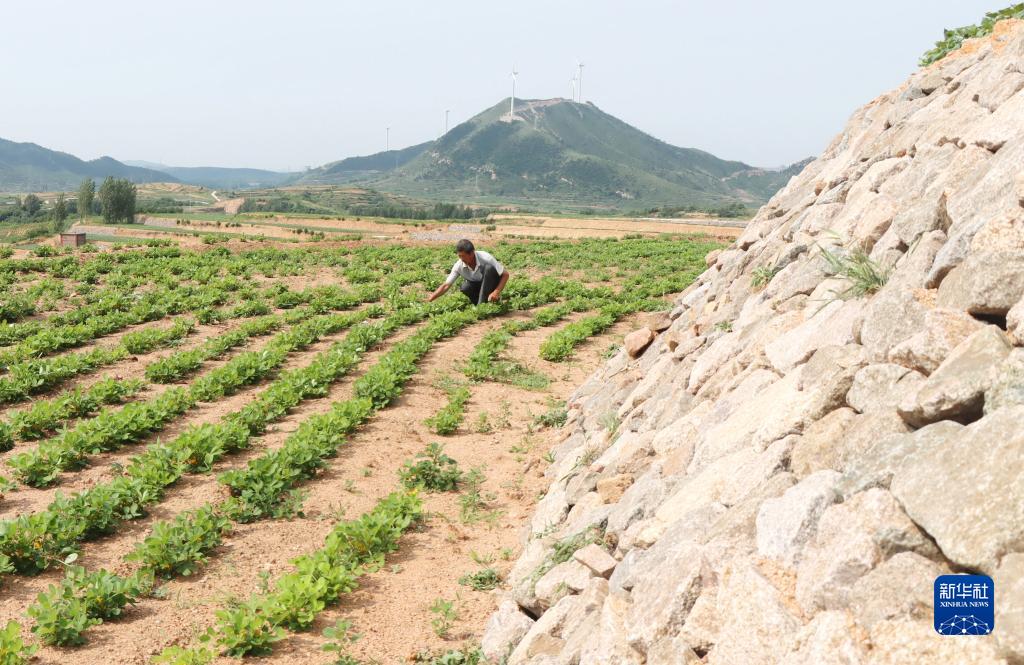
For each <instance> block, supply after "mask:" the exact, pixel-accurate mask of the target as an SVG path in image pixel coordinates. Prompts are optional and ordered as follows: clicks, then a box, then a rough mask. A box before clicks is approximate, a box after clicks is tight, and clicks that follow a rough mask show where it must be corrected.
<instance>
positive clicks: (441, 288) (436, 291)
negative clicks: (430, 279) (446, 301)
mask: <svg viewBox="0 0 1024 665" xmlns="http://www.w3.org/2000/svg"><path fill="white" fill-rule="evenodd" d="M450 288H452V285H451V284H450V283H448V282H445V283H444V284H442V285H441V286H439V287H437V288H436V289H434V292H433V293H431V294H430V295H429V296H427V302H433V301H434V300H437V299H438V298H440V297H441V296H443V295H444V294H445V292H446V291H448V289H450Z"/></svg>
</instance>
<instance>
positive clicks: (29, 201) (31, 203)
mask: <svg viewBox="0 0 1024 665" xmlns="http://www.w3.org/2000/svg"><path fill="white" fill-rule="evenodd" d="M42 206H43V202H42V201H41V200H40V199H39V197H38V196H36V195H35V194H26V195H25V198H23V199H22V200H21V208H22V210H24V211H25V212H27V213H28V214H30V215H34V214H36V213H37V212H39V209H40V208H41V207H42Z"/></svg>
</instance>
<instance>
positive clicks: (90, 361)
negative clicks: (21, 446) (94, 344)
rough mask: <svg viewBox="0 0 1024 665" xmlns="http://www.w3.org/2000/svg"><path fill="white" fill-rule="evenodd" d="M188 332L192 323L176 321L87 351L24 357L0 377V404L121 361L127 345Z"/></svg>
mask: <svg viewBox="0 0 1024 665" xmlns="http://www.w3.org/2000/svg"><path fill="white" fill-rule="evenodd" d="M191 331H192V325H191V324H186V323H178V324H175V325H173V326H171V327H169V328H162V327H152V328H147V329H144V330H139V331H136V332H134V333H131V335H132V337H130V338H129V339H128V340H126V341H122V342H121V343H120V344H117V345H114V346H101V347H98V348H95V349H92V350H90V351H82V352H79V353H69V354H65V355H60V356H55V357H53V358H38V359H35V360H26V361H24V362H20V363H18V364H16V365H12V366H11V367H10V368H9V371H8V373H7V374H6V375H4V376H0V404H9V403H12V402H17V401H20V400H23V399H26V398H28V397H30V396H32V395H36V394H38V393H41V392H45V391H46V390H49V389H51V388H53V387H55V386H57V385H59V384H61V383H63V382H64V381H66V380H68V379H70V378H71V377H74V376H77V375H79V374H84V373H86V372H91V371H93V370H96V369H99V368H100V367H105V366H108V365H111V364H113V363H116V362H118V361H120V360H124V359H125V358H127V357H129V356H130V355H131V354H132V352H131V351H129V350H128V345H131V346H132V347H133V348H136V349H143V348H144V349H146V350H152V349H154V348H157V347H159V346H167V345H169V344H173V343H175V342H177V341H178V340H180V339H182V338H183V337H185V336H186V335H187V334H188V333H190V332H191ZM126 337H128V336H127V335H126Z"/></svg>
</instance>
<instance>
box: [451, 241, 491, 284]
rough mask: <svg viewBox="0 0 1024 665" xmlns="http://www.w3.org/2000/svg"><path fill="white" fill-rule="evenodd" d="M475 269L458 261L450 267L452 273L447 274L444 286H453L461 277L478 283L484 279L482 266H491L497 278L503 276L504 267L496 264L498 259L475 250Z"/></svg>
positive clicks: (460, 260)
mask: <svg viewBox="0 0 1024 665" xmlns="http://www.w3.org/2000/svg"><path fill="white" fill-rule="evenodd" d="M475 253H476V268H472V269H471V268H470V267H469V266H467V265H466V264H465V263H463V262H462V259H458V260H457V261H456V262H455V265H453V266H452V271H451V272H450V273H448V279H446V280H444V283H445V284H454V283H455V280H456V279H458V278H459V275H462V279H465V280H467V281H470V282H479V281H481V280H482V279H483V278H484V266H486V265H492V266H494V269H495V270H496V271H497V273H498V276H499V277H500V276H502V275H504V274H505V266H503V265H501V263H499V262H498V259H496V258H494V257H493V256H491V255H490V254H489V253H487V252H484V251H482V250H479V249H478V250H476V252H475Z"/></svg>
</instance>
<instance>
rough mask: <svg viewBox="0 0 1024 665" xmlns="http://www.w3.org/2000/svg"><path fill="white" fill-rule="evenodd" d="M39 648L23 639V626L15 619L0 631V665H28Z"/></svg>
mask: <svg viewBox="0 0 1024 665" xmlns="http://www.w3.org/2000/svg"><path fill="white" fill-rule="evenodd" d="M37 650H38V647H37V646H36V645H35V644H27V643H26V642H25V640H24V639H22V637H21V624H19V623H18V622H17V621H14V620H13V619H12V620H10V621H8V622H7V625H6V626H4V627H3V628H2V629H0V665H27V663H29V662H30V661H31V660H32V657H33V656H34V655H35V653H36V651H37Z"/></svg>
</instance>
